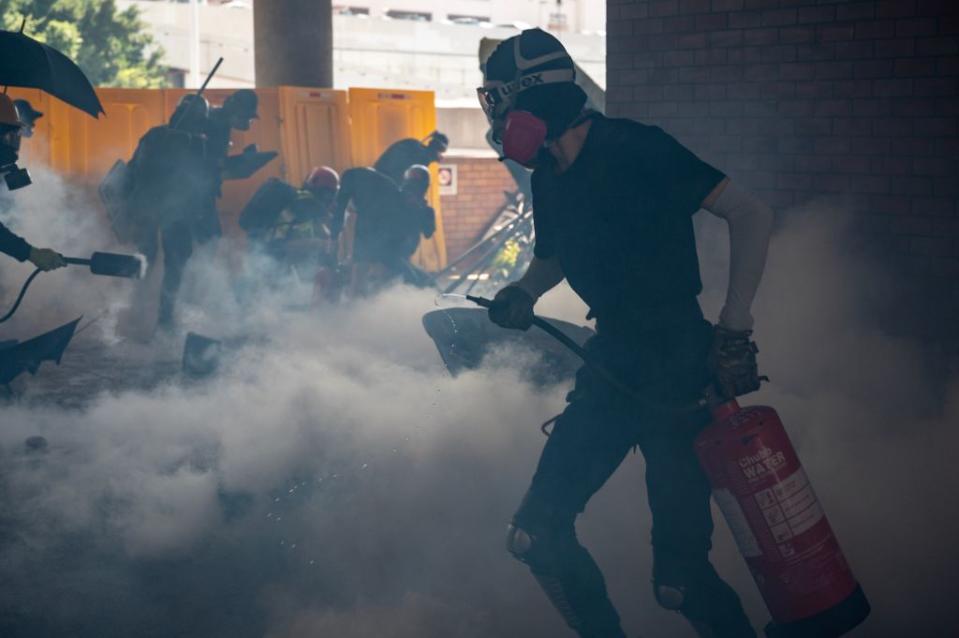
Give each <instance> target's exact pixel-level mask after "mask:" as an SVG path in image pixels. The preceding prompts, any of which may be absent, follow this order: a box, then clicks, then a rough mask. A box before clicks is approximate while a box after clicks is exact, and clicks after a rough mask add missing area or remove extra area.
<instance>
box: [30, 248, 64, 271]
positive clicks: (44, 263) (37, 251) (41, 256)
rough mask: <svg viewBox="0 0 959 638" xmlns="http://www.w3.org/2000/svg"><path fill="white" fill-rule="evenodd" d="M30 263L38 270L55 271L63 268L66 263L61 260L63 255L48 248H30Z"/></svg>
mask: <svg viewBox="0 0 959 638" xmlns="http://www.w3.org/2000/svg"><path fill="white" fill-rule="evenodd" d="M30 261H31V262H32V263H33V265H34V266H36V267H37V268H39V269H40V270H44V271H46V270H56V269H57V268H63V267H64V266H66V265H67V262H65V261H64V260H63V255H61V254H60V253H58V252H57V251H55V250H52V249H50V248H31V249H30Z"/></svg>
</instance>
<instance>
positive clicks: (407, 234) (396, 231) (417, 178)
mask: <svg viewBox="0 0 959 638" xmlns="http://www.w3.org/2000/svg"><path fill="white" fill-rule="evenodd" d="M429 179H430V178H429V170H428V169H427V168H426V167H425V166H414V167H411V168H410V169H409V170H408V171H406V173H405V178H404V179H401V181H400V182H399V183H397V182H394V181H393V180H392V179H391V178H389V177H387V176H386V175H384V174H383V173H381V172H380V171H378V170H376V169H373V168H370V167H359V168H351V169H350V170H348V171H346V172H344V173H343V178H342V182H341V184H340V192H339V194H338V195H337V198H336V205H335V206H334V211H333V221H332V229H331V230H332V235H333V238H334V240H336V239H337V238H339V236H340V232H341V230H342V229H343V223H344V220H345V214H346V209H347V207H348V206H349V205H350V204H351V203H352V205H353V210H354V212H355V214H356V224H355V226H354V228H353V243H352V253H351V259H352V262H353V268H352V284H351V286H352V288H353V292H354V293H355V294H367V293H369V292H371V291H372V290H373V289H375V288H377V287H379V286H380V285H382V284H385V283H386V282H388V281H390V280H392V279H394V278H396V277H402V278H403V279H404V280H405V281H407V282H408V283H412V284H414V285H422V284H423V283H424V281H425V279H428V278H427V277H426V275H425V274H423V273H419V272H418V271H416V269H414V268H413V266H412V264H410V262H409V258H410V256H411V255H412V254H413V253H414V252H415V251H416V247H417V246H418V245H419V238H420V235H421V234H426V235H427V236H431V235H432V234H433V231H434V229H435V227H436V226H435V224H436V222H435V217H434V214H433V209H432V208H430V207H429V206H428V205H427V204H426V201H425V196H426V192H427V191H428V190H429V186H430V182H429Z"/></svg>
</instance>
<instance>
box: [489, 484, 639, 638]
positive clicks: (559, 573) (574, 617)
mask: <svg viewBox="0 0 959 638" xmlns="http://www.w3.org/2000/svg"><path fill="white" fill-rule="evenodd" d="M573 518H574V517H573V516H572V515H570V514H563V513H560V512H558V511H550V510H547V509H541V508H538V507H537V506H536V504H535V502H534V501H532V500H530V499H527V500H525V501H524V502H523V505H521V506H520V511H519V512H517V514H516V517H515V518H514V520H513V523H511V524H510V526H509V528H508V530H507V537H506V546H507V549H508V550H509V552H510V553H511V554H512V555H513V557H514V558H516V559H517V560H519V561H520V562H522V563H524V564H526V565H527V566H528V567H529V568H530V571H531V572H532V573H533V577H534V578H536V581H537V582H538V583H539V585H540V587H541V588H542V589H543V592H544V593H545V594H546V597H547V598H549V601H550V602H551V603H552V604H553V606H554V607H555V608H556V610H557V611H558V612H559V613H560V615H561V616H562V617H563V620H565V621H566V624H567V625H569V627H570V629H572V630H573V631H575V632H576V633H577V634H578V635H580V636H582V637H583V638H625V635H626V634H624V633H623V630H622V628H621V627H620V621H619V614H617V613H616V610H615V609H614V608H613V606H612V604H611V603H610V602H609V598H608V597H607V595H606V583H605V582H604V581H603V575H602V573H601V572H600V571H599V568H598V567H597V566H596V563H595V562H594V561H593V559H592V557H591V556H590V555H589V552H588V551H586V548H584V547H583V546H582V545H580V543H579V541H578V540H577V538H576V531H575V529H574V527H573ZM533 530H535V531H533Z"/></svg>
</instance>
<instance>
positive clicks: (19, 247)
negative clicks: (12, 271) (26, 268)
mask: <svg viewBox="0 0 959 638" xmlns="http://www.w3.org/2000/svg"><path fill="white" fill-rule="evenodd" d="M0 253H5V254H7V255H10V256H11V257H13V258H14V259H16V260H17V261H26V260H27V259H29V258H30V244H28V243H27V241H26V240H25V239H24V238H23V237H20V236H19V235H17V234H16V233H14V232H13V231H11V230H10V229H9V228H7V227H6V226H4V225H3V224H2V223H0Z"/></svg>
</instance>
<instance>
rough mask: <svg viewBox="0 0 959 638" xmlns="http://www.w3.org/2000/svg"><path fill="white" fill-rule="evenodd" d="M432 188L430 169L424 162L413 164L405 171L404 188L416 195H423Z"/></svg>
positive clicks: (406, 191) (405, 190) (404, 190)
mask: <svg viewBox="0 0 959 638" xmlns="http://www.w3.org/2000/svg"><path fill="white" fill-rule="evenodd" d="M429 189H430V169H428V168H426V167H425V166H423V165H422V164H413V165H412V166H410V167H409V168H408V169H406V172H405V173H403V185H402V190H403V192H404V193H408V194H410V195H413V196H414V197H423V196H424V195H426V191H428V190H429Z"/></svg>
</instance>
